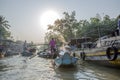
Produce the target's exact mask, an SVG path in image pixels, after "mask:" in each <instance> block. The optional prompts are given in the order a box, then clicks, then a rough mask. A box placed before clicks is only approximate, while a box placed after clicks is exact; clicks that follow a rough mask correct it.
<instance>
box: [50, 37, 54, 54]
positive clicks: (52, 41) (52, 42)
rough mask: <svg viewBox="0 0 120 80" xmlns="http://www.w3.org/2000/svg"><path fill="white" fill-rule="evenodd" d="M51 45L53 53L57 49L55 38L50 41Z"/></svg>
mask: <svg viewBox="0 0 120 80" xmlns="http://www.w3.org/2000/svg"><path fill="white" fill-rule="evenodd" d="M49 46H50V50H51V54H52V53H53V52H54V51H55V47H56V42H55V40H54V38H52V39H51V40H50V42H49Z"/></svg>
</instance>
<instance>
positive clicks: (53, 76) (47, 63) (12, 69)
mask: <svg viewBox="0 0 120 80" xmlns="http://www.w3.org/2000/svg"><path fill="white" fill-rule="evenodd" d="M119 73H120V70H118V69H113V68H106V67H101V66H97V65H92V64H90V63H85V62H82V63H81V62H79V63H78V65H77V66H76V67H74V68H53V66H52V64H51V60H50V59H44V58H40V57H38V56H36V57H34V58H31V59H29V58H27V57H22V56H13V57H8V58H4V59H1V60H0V80H119V78H120V76H119Z"/></svg>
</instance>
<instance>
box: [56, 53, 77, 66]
mask: <svg viewBox="0 0 120 80" xmlns="http://www.w3.org/2000/svg"><path fill="white" fill-rule="evenodd" d="M77 60H78V58H76V57H73V56H70V53H68V52H65V53H64V55H63V56H60V57H57V58H56V59H55V60H54V64H55V65H56V66H57V67H64V66H68V67H70V66H75V65H76V62H77Z"/></svg>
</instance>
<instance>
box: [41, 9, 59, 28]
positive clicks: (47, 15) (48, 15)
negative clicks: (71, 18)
mask: <svg viewBox="0 0 120 80" xmlns="http://www.w3.org/2000/svg"><path fill="white" fill-rule="evenodd" d="M59 18H60V16H59V14H58V13H57V12H55V11H52V10H49V11H46V12H44V13H43V14H42V15H41V17H40V24H41V27H42V28H43V29H45V30H47V25H49V24H51V25H52V24H53V23H54V21H55V20H56V19H59Z"/></svg>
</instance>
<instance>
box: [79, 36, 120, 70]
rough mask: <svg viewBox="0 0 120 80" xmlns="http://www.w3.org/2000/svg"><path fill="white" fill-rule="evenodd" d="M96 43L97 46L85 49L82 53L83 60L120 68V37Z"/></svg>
mask: <svg viewBox="0 0 120 80" xmlns="http://www.w3.org/2000/svg"><path fill="white" fill-rule="evenodd" d="M96 43H97V44H96V46H95V45H94V47H92V46H91V47H89V48H84V49H83V50H82V51H81V52H80V57H81V59H82V60H84V61H87V62H95V63H94V64H96V63H97V64H102V65H104V66H110V67H118V68H120V36H117V37H110V38H107V39H103V40H101V41H100V40H99V41H97V42H96Z"/></svg>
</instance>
